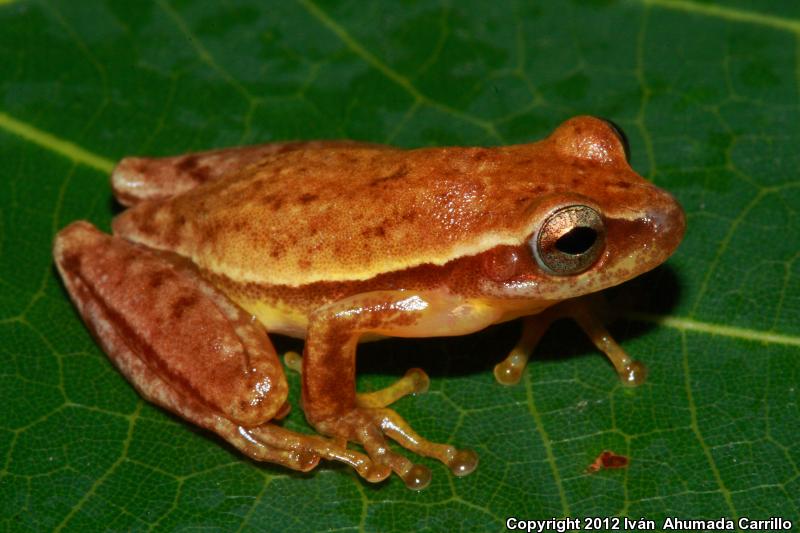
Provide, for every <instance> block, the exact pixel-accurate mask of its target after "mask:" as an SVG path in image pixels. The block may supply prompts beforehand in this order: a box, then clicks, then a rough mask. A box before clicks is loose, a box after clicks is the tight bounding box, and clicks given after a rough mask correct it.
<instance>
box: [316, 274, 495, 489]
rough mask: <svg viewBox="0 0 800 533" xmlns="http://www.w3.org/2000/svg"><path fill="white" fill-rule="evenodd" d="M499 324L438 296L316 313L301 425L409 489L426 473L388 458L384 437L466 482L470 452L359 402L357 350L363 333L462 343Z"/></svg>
mask: <svg viewBox="0 0 800 533" xmlns="http://www.w3.org/2000/svg"><path fill="white" fill-rule="evenodd" d="M497 318H498V315H497V311H495V310H494V309H491V308H490V307H487V306H484V305H481V304H480V303H478V302H475V303H472V302H469V301H464V299H463V298H457V297H455V296H452V295H450V294H449V293H447V292H446V291H444V290H442V291H423V292H406V291H375V292H370V293H365V294H360V295H356V296H352V297H349V298H346V299H344V300H341V301H339V302H336V303H333V304H331V305H328V306H325V307H323V308H321V309H319V310H317V311H316V312H315V313H314V314H312V316H311V318H310V321H309V326H308V331H307V337H306V345H305V354H304V356H303V375H302V381H303V409H304V411H305V413H306V417H307V418H308V420H309V422H310V423H311V424H312V425H313V426H314V427H315V428H317V430H319V431H320V432H321V433H324V434H327V435H332V436H336V437H340V438H344V439H347V440H349V441H354V442H358V443H360V444H361V445H362V446H363V447H364V448H365V449H366V451H367V453H368V454H369V456H370V457H371V458H372V460H373V461H375V462H376V463H380V464H384V465H388V466H389V467H391V468H392V470H394V471H395V472H396V473H397V474H398V475H399V476H400V477H401V478H402V479H403V480H404V481H405V483H406V485H407V486H408V487H409V488H412V489H417V490H418V489H422V488H424V487H425V486H427V484H428V482H429V481H430V471H429V470H428V469H427V468H426V467H424V466H421V465H415V464H413V463H412V462H411V461H409V460H408V459H406V458H405V457H403V456H401V455H399V454H396V453H395V452H393V451H391V450H390V448H389V446H388V444H387V442H386V438H385V437H389V438H391V439H393V440H394V441H396V442H397V443H398V444H400V445H401V446H403V447H405V448H407V449H409V450H411V451H413V452H416V453H418V454H420V455H425V456H428V457H433V458H435V459H438V460H439V461H441V462H443V463H445V464H446V465H448V466H449V467H450V469H451V471H452V472H453V473H454V474H456V475H466V474H469V473H470V472H472V471H473V470H474V469H475V467H476V466H477V461H478V458H477V456H476V455H475V453H474V452H472V451H468V450H457V449H456V448H454V447H453V446H449V445H445V444H437V443H433V442H430V441H427V440H425V439H424V438H422V437H421V436H419V435H418V434H417V433H415V432H414V431H413V430H412V429H411V427H409V425H408V424H407V423H406V422H405V421H404V420H403V419H402V418H401V417H400V415H398V414H397V413H396V412H395V411H393V410H392V409H387V408H383V407H373V406H370V404H369V403H366V404H365V402H363V401H358V399H357V396H356V391H355V362H356V361H355V357H356V345H357V343H358V339H359V337H360V336H361V335H363V334H365V333H374V334H378V335H385V336H394V337H431V336H440V335H461V334H466V333H471V332H474V331H478V330H480V329H482V328H484V327H486V326H487V325H489V324H491V323H492V322H494V321H495V320H497ZM382 403H384V402H383V401H378V402H376V403H375V404H377V405H381V404H382ZM375 404H373V405H375Z"/></svg>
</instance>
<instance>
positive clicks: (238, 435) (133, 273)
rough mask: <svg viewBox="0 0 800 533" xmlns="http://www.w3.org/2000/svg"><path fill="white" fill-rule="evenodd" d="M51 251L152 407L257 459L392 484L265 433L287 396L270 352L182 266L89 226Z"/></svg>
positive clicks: (297, 441) (360, 464)
mask: <svg viewBox="0 0 800 533" xmlns="http://www.w3.org/2000/svg"><path fill="white" fill-rule="evenodd" d="M53 252H54V256H55V260H56V265H57V267H58V269H59V271H60V273H61V276H62V278H63V279H64V283H65V285H66V287H67V290H68V291H69V293H70V296H71V297H72V299H73V300H74V301H75V304H76V306H77V307H78V309H79V311H80V313H81V315H82V316H83V318H84V321H85V322H86V324H87V325H88V326H89V328H90V329H91V331H92V332H93V333H94V335H95V337H96V338H97V339H98V341H99V342H100V343H101V344H102V346H103V348H104V349H105V351H106V353H107V354H108V355H109V357H110V358H111V360H112V361H113V362H114V363H115V365H116V366H117V367H118V368H119V369H120V371H121V372H122V373H123V374H124V375H125V376H126V377H127V378H128V380H129V381H130V382H131V383H132V384H133V385H134V386H135V387H136V389H137V390H138V391H139V392H140V393H141V394H142V396H144V397H145V398H147V399H148V400H150V401H152V402H154V403H156V404H158V405H161V406H162V407H164V408H166V409H168V410H170V411H172V412H174V413H177V414H179V415H180V416H182V417H184V418H186V419H187V420H190V421H191V422H194V423H195V424H197V425H199V426H201V427H204V428H206V429H209V430H211V431H214V432H216V433H217V434H219V435H220V436H222V437H223V438H225V439H226V440H227V441H229V442H230V443H231V444H233V445H234V446H236V447H237V448H239V449H240V450H242V451H243V452H245V453H247V454H248V455H250V456H252V457H254V458H256V459H259V460H265V461H271V462H275V463H279V464H282V465H285V466H287V467H290V468H294V469H297V470H309V469H311V468H313V467H314V466H315V465H316V464H317V462H318V461H319V457H320V456H322V457H326V458H329V459H336V460H341V461H344V462H347V463H348V464H351V465H352V466H354V467H356V468H357V469H358V470H359V473H360V474H362V475H364V476H365V477H367V478H368V479H370V480H373V481H375V480H378V479H382V478H385V476H386V475H388V469H386V468H383V469H382V470H381V469H375V468H372V463H371V462H370V461H369V460H368V459H367V458H366V457H363V456H360V455H359V454H356V453H354V452H353V453H350V451H349V450H346V448H345V447H343V446H340V445H336V444H335V443H331V442H328V441H325V439H321V438H318V437H312V436H302V435H297V434H293V433H291V432H289V431H287V430H284V429H283V428H280V427H278V426H275V425H272V424H265V422H267V421H268V420H270V419H271V418H273V417H275V416H276V415H280V414H282V413H284V412H285V406H286V404H285V402H286V396H287V392H288V386H287V383H286V380H285V377H284V375H283V371H282V368H281V366H280V363H279V362H278V359H277V357H276V355H275V351H274V349H273V348H272V345H271V344H270V342H269V339H268V338H267V337H266V334H265V332H264V330H263V329H262V328H261V327H260V326H257V325H255V324H253V323H252V322H251V321H250V320H249V317H248V316H247V315H245V313H244V312H243V311H242V310H241V309H240V308H239V307H238V306H236V305H235V304H233V303H232V302H230V301H229V300H228V299H227V297H225V296H224V295H223V294H222V293H220V292H219V291H218V290H216V289H215V288H214V287H213V286H211V285H209V284H208V283H207V282H205V281H204V280H203V279H201V278H200V277H199V276H198V275H197V274H196V272H195V271H194V269H193V268H192V267H191V266H189V265H188V264H186V263H185V262H183V261H181V260H179V259H176V258H175V257H173V256H172V255H170V254H164V253H160V252H154V251H152V250H148V249H146V248H143V247H141V246H138V245H134V244H132V243H129V242H127V241H125V240H124V239H121V238H119V237H111V236H109V235H105V234H103V233H101V232H100V231H98V230H97V229H96V228H94V227H93V226H92V225H91V224H88V223H86V222H76V223H74V224H72V225H71V226H69V227H67V228H65V229H64V230H62V231H61V232H60V233H59V234H58V236H57V237H56V240H55V243H54V251H53ZM373 478H374V479H373Z"/></svg>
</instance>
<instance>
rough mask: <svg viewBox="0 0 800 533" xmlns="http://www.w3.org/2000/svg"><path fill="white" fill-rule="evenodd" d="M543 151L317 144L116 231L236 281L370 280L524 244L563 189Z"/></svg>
mask: <svg viewBox="0 0 800 533" xmlns="http://www.w3.org/2000/svg"><path fill="white" fill-rule="evenodd" d="M541 145H542V143H536V144H528V145H517V146H509V147H500V148H425V149H416V150H400V149H395V148H390V147H384V146H380V145H370V144H357V143H353V144H333V143H331V144H329V145H326V144H324V143H317V144H316V145H315V146H314V148H309V149H299V150H293V151H288V152H286V153H279V154H274V155H270V156H269V157H265V158H264V159H262V160H260V161H258V162H256V163H255V164H251V165H249V166H247V167H245V168H243V169H238V170H237V171H235V172H232V173H230V174H228V175H227V176H225V177H224V178H222V179H220V180H217V181H214V182H211V183H207V184H204V185H202V186H199V187H197V188H195V189H193V190H191V191H189V192H186V193H184V194H181V195H179V196H177V197H175V198H171V199H168V200H164V201H159V202H145V203H143V204H140V205H138V206H136V207H135V208H132V209H130V210H129V211H127V212H125V213H123V214H122V215H120V217H118V219H117V221H115V224H114V228H115V231H116V232H117V233H121V234H124V235H126V236H127V237H129V238H131V239H133V240H135V241H139V242H143V243H145V244H148V245H149V246H152V247H156V248H161V249H169V250H173V251H176V252H178V253H179V254H181V255H184V256H187V257H189V258H191V259H192V260H193V261H194V262H195V263H197V264H198V265H199V266H201V267H202V268H205V269H208V270H210V271H212V272H216V273H222V274H225V275H226V276H229V277H231V278H233V279H235V280H237V281H249V282H256V283H272V284H285V285H292V286H297V285H303V284H306V283H311V282H315V281H336V280H363V279H369V278H372V277H374V276H375V275H377V274H380V273H386V272H394V271H399V270H402V269H405V268H409V267H413V266H417V265H420V264H423V263H432V264H444V263H446V262H448V261H450V260H452V259H456V258H459V257H463V256H465V255H472V254H475V253H480V252H482V251H484V250H486V249H488V248H491V247H493V246H497V245H498V244H516V243H519V242H521V241H522V239H524V238H525V236H526V235H527V233H528V232H529V231H530V221H529V220H527V217H526V216H525V214H526V211H527V210H529V208H530V206H531V204H532V203H533V202H535V201H536V199H537V198H539V197H541V196H542V195H544V194H547V193H548V191H550V190H551V189H552V190H553V191H556V190H558V189H559V187H561V186H562V185H563V176H560V175H557V174H558V173H559V172H560V171H559V170H558V168H559V165H557V164H553V157H554V156H553V154H552V153H551V151H549V150H544V149H542V147H541Z"/></svg>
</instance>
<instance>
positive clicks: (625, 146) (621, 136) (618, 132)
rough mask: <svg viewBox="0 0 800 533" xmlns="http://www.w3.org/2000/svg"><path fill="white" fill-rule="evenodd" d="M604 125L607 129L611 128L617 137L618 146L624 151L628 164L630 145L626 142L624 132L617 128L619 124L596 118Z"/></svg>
mask: <svg viewBox="0 0 800 533" xmlns="http://www.w3.org/2000/svg"><path fill="white" fill-rule="evenodd" d="M597 118H599V119H600V120H602V121H603V122H605V123H606V124H608V127H609V128H611V131H613V132H614V135H616V136H617V139H619V142H620V144H622V149H623V150H625V160H626V161H627V162H628V163H630V162H631V144H630V143H629V142H628V136H627V135H625V130H623V129H622V128H621V127H619V124H617V123H616V122H614V121H613V120H609V119H607V118H602V117H597Z"/></svg>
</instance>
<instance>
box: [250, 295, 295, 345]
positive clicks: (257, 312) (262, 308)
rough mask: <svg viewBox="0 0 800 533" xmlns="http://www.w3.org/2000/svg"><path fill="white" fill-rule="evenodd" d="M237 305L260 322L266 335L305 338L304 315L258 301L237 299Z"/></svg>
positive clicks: (284, 307)
mask: <svg viewBox="0 0 800 533" xmlns="http://www.w3.org/2000/svg"><path fill="white" fill-rule="evenodd" d="M237 303H238V304H239V305H241V306H242V308H244V310H245V311H247V312H248V313H250V314H251V315H253V317H254V318H255V319H256V320H258V321H259V322H261V324H263V325H264V327H265V328H267V333H278V334H280V335H288V336H289V337H295V338H297V339H305V338H306V329H307V328H308V317H307V316H306V314H305V313H303V312H301V311H299V310H297V309H293V308H291V307H289V306H283V305H279V304H274V303H271V302H265V301H260V300H246V299H242V300H239V299H237Z"/></svg>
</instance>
